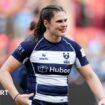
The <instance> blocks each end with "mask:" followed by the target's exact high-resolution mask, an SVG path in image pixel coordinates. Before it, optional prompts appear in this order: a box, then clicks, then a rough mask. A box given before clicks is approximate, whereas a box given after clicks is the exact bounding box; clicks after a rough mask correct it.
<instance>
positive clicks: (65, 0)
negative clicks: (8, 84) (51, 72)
mask: <svg viewBox="0 0 105 105" xmlns="http://www.w3.org/2000/svg"><path fill="white" fill-rule="evenodd" d="M48 4H60V5H62V6H63V7H64V8H65V9H66V10H67V13H68V19H69V20H68V24H69V27H68V31H67V37H69V38H71V39H73V40H75V41H77V42H78V43H79V44H80V45H81V46H82V47H83V48H84V49H85V51H86V54H87V57H88V59H89V61H90V63H91V65H92V67H93V69H94V71H95V72H96V73H97V75H98V76H99V78H100V80H101V81H102V84H103V86H104V88H105V0H0V67H1V65H2V64H3V62H5V60H6V59H7V58H8V56H9V55H10V54H11V53H12V51H13V50H14V49H15V48H16V46H17V45H19V43H20V42H21V41H22V40H24V39H25V38H26V37H27V36H28V35H29V34H30V32H29V26H30V23H31V21H33V20H34V21H35V22H37V21H38V16H39V12H40V10H41V8H42V7H44V6H46V5H48ZM21 69H22V68H19V70H18V71H16V72H15V73H13V74H12V77H13V79H14V82H15V84H16V85H17V88H18V89H19V91H21V87H20V85H19V84H20V81H21V78H22V74H23V72H22V71H21ZM20 74H21V75H20ZM4 78H6V77H4ZM70 83H71V85H70ZM69 87H70V90H71V91H70V95H69V98H70V105H97V100H96V98H95V97H94V96H93V94H92V93H91V91H90V89H89V88H88V86H87V84H86V83H85V81H84V80H83V78H82V77H81V76H80V75H79V74H78V73H77V71H75V68H73V70H72V73H71V75H70V76H69ZM2 89H3V88H2V86H1V85H0V90H2ZM0 105H15V103H14V102H13V100H12V99H11V97H10V96H9V95H7V96H3V95H0Z"/></svg>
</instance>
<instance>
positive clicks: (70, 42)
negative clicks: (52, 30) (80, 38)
mask: <svg viewBox="0 0 105 105" xmlns="http://www.w3.org/2000/svg"><path fill="white" fill-rule="evenodd" d="M63 40H64V41H65V42H66V43H68V44H70V45H72V46H73V47H76V46H79V44H78V43H77V42H76V41H74V40H71V39H70V38H68V37H64V38H63Z"/></svg>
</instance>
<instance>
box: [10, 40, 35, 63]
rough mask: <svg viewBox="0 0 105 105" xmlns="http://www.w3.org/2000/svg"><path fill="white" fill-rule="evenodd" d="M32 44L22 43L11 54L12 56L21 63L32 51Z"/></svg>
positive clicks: (28, 42)
mask: <svg viewBox="0 0 105 105" xmlns="http://www.w3.org/2000/svg"><path fill="white" fill-rule="evenodd" d="M33 48H34V44H33V43H32V42H30V41H23V42H22V43H20V45H19V46H18V47H17V48H16V49H15V51H14V52H13V53H12V56H13V57H14V58H15V59H17V60H18V61H20V62H21V63H22V62H23V61H24V60H25V59H26V58H28V57H29V56H30V54H31V52H32V51H33Z"/></svg>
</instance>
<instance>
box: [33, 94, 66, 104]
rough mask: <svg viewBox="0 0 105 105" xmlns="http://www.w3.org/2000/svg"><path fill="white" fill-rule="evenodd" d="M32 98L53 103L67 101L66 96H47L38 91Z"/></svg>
mask: <svg viewBox="0 0 105 105" xmlns="http://www.w3.org/2000/svg"><path fill="white" fill-rule="evenodd" d="M34 99H38V100H41V101H46V102H53V103H60V102H68V97H67V96H48V95H42V94H39V93H36V94H35V96H34Z"/></svg>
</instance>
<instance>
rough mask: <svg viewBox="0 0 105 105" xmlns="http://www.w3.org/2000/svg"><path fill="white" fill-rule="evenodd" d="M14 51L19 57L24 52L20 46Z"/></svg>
mask: <svg viewBox="0 0 105 105" xmlns="http://www.w3.org/2000/svg"><path fill="white" fill-rule="evenodd" d="M16 50H17V51H18V53H19V54H20V55H21V54H22V53H23V52H24V51H25V50H24V49H23V47H22V46H21V45H19V46H18V47H17V49H16Z"/></svg>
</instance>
